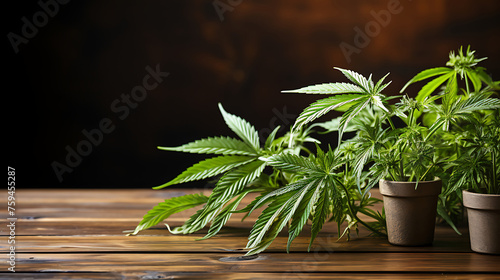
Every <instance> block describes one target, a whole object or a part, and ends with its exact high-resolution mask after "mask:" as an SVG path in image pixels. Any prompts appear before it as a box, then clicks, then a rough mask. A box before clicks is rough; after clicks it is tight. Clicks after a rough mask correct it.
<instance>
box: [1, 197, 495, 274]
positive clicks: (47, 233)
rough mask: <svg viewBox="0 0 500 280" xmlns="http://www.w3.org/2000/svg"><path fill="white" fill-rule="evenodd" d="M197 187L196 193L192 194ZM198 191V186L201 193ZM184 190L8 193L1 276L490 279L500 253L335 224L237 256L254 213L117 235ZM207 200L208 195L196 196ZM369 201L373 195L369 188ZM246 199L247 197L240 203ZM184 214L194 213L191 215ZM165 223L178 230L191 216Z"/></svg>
mask: <svg viewBox="0 0 500 280" xmlns="http://www.w3.org/2000/svg"><path fill="white" fill-rule="evenodd" d="M198 191H199V190H198ZM202 191H203V190H202ZM192 192H193V190H185V189H169V190H102V189H101V190H24V189H18V190H17V192H16V208H15V217H16V218H17V221H16V223H15V225H16V226H15V241H16V243H15V261H16V263H15V271H16V272H15V273H12V272H9V271H8V268H9V266H10V265H9V264H8V262H7V261H6V260H2V262H1V271H2V273H1V274H0V278H1V279H363V280H365V279H500V256H493V255H483V254H477V253H474V252H472V251H471V250H470V247H469V240H468V238H469V237H468V233H467V229H466V228H462V229H461V231H462V233H463V235H462V236H459V235H457V234H456V233H455V232H454V231H453V230H451V229H450V228H449V227H447V226H439V225H438V226H437V227H436V234H435V242H434V245H433V246H429V247H397V246H392V245H390V244H388V243H387V240H386V239H384V238H376V237H370V236H369V233H368V231H366V230H364V229H362V228H360V233H359V237H356V236H354V237H355V238H353V239H352V240H350V241H346V240H343V239H342V240H340V241H337V227H336V225H334V224H328V225H325V227H324V228H323V230H322V232H321V234H320V235H319V236H318V237H317V239H316V241H315V246H314V247H313V249H312V250H311V252H309V253H308V252H307V246H308V243H309V232H308V231H307V230H304V232H303V234H302V235H301V236H299V237H298V238H296V239H295V241H294V242H293V243H292V247H291V252H290V253H289V254H287V253H286V251H285V248H286V241H287V232H286V230H284V232H282V234H281V235H280V236H279V237H278V238H277V239H276V240H275V241H274V242H273V244H272V245H271V246H270V247H269V249H268V250H266V251H265V252H263V253H261V254H259V255H258V256H254V257H250V258H244V257H242V256H243V254H244V250H243V248H244V247H245V244H246V242H247V236H248V233H249V231H250V229H251V226H252V223H253V221H254V220H255V218H256V215H252V216H251V217H250V218H248V219H247V220H245V221H244V222H241V221H240V218H241V216H238V215H237V214H235V215H234V216H233V217H232V218H231V220H230V221H229V223H228V224H227V225H226V227H225V228H223V230H222V231H221V232H220V233H219V235H217V236H215V237H213V238H210V239H207V240H203V241H196V240H195V239H196V238H199V237H202V236H203V235H204V234H205V233H206V230H205V231H203V232H200V233H197V234H193V235H187V236H186V235H172V234H170V233H169V231H167V230H166V228H165V226H164V225H163V224H160V225H157V226H155V227H154V228H151V229H148V230H145V231H143V232H141V233H140V234H139V235H137V236H126V234H125V233H124V231H126V230H132V229H134V228H135V226H136V225H137V223H138V222H139V221H140V220H141V218H142V216H143V215H144V214H145V213H146V212H147V211H148V210H149V209H151V208H152V207H153V206H154V205H156V204H157V203H159V202H161V201H163V200H164V199H166V198H169V197H173V196H179V195H183V194H186V193H192ZM4 193H5V194H2V195H1V196H0V199H1V201H2V205H5V207H4V208H5V210H2V212H1V214H2V216H1V218H2V222H1V225H0V226H1V233H0V234H1V235H2V239H3V241H2V242H1V246H0V247H1V249H2V256H3V258H4V259H7V258H8V254H9V252H10V248H9V245H8V244H7V242H6V240H7V239H8V238H9V237H10V234H11V233H10V228H8V227H7V223H8V221H7V218H9V216H8V215H7V211H6V208H7V206H6V205H7V203H6V201H7V192H4ZM204 193H206V194H208V193H209V191H208V190H204ZM374 195H375V196H379V194H378V192H377V191H375V192H374ZM247 203H248V201H247ZM193 211H194V210H193ZM193 211H190V212H187V211H186V212H185V213H179V214H176V215H175V216H172V217H171V218H169V219H168V220H167V221H166V222H168V223H169V225H171V226H178V225H181V224H182V222H183V221H184V220H185V219H187V218H188V217H189V215H190V214H191V213H193Z"/></svg>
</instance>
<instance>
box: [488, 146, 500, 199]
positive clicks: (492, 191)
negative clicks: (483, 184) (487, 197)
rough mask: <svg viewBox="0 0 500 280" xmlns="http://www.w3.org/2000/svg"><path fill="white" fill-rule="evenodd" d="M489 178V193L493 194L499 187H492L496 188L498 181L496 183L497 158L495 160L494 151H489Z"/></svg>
mask: <svg viewBox="0 0 500 280" xmlns="http://www.w3.org/2000/svg"><path fill="white" fill-rule="evenodd" d="M491 163H492V164H491V165H492V166H491V167H492V169H491V179H492V185H491V190H489V193H490V194H494V193H498V192H499V191H500V189H496V190H495V189H494V188H498V183H497V172H496V170H497V160H496V155H495V151H494V150H493V151H491Z"/></svg>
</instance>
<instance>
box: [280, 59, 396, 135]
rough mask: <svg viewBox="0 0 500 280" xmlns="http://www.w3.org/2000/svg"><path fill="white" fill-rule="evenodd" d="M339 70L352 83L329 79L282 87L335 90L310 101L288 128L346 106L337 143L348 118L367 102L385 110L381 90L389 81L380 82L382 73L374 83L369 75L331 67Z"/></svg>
mask: <svg viewBox="0 0 500 280" xmlns="http://www.w3.org/2000/svg"><path fill="white" fill-rule="evenodd" d="M335 69H337V70H339V71H340V72H342V74H344V76H345V77H347V79H349V80H350V81H351V82H352V83H353V84H348V83H330V84H321V85H314V86H308V87H304V88H301V89H296V90H286V91H283V92H287V93H307V94H335V96H332V97H328V98H324V99H321V100H318V101H316V102H315V103H313V104H311V105H310V106H309V107H307V108H306V109H304V111H303V112H302V113H301V114H300V115H299V117H298V118H297V120H296V121H295V124H294V125H293V128H292V130H298V129H300V128H301V127H302V126H304V125H306V124H308V123H311V122H313V121H314V120H316V119H318V118H319V117H321V116H323V115H324V114H326V113H328V112H330V111H332V110H337V109H345V108H346V107H347V109H346V112H345V113H344V114H343V115H342V118H341V119H340V124H339V129H338V131H339V144H340V141H341V139H342V135H343V133H344V132H345V130H346V129H347V126H348V124H349V122H350V121H351V120H352V119H353V118H354V117H356V116H357V115H358V114H359V113H360V112H361V111H362V110H363V109H364V108H366V107H367V106H368V105H372V106H376V107H378V108H381V109H382V110H384V111H386V112H388V110H387V108H386V107H385V105H384V103H385V102H386V99H385V96H383V95H381V92H382V91H383V90H384V89H385V88H386V87H387V86H388V85H389V84H390V82H389V83H386V84H384V83H383V82H384V79H385V78H386V77H387V75H388V74H387V75H386V76H384V77H382V78H381V79H380V80H379V81H378V82H377V83H376V84H374V83H373V81H372V77H371V75H370V77H368V78H365V77H363V76H362V75H360V74H358V73H356V72H354V71H351V70H346V69H342V68H335Z"/></svg>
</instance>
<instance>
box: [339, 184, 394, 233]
mask: <svg viewBox="0 0 500 280" xmlns="http://www.w3.org/2000/svg"><path fill="white" fill-rule="evenodd" d="M341 186H342V189H343V190H344V192H345V193H346V196H347V208H348V209H349V213H350V214H351V216H352V217H353V218H354V219H355V220H356V221H357V222H358V223H360V224H362V225H363V226H364V227H366V228H367V229H369V230H371V231H372V232H374V233H376V234H380V235H382V236H387V235H386V234H385V233H383V232H380V231H378V230H376V229H374V228H373V227H371V226H370V225H369V224H367V223H365V222H363V221H362V220H361V219H360V218H358V216H357V215H356V214H354V211H353V209H352V205H351V201H352V200H351V194H350V193H349V191H348V190H347V188H346V187H345V186H344V184H341Z"/></svg>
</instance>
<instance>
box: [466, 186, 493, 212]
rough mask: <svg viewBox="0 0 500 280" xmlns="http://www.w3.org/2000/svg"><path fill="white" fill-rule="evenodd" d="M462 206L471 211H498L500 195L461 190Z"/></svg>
mask: <svg viewBox="0 0 500 280" xmlns="http://www.w3.org/2000/svg"><path fill="white" fill-rule="evenodd" d="M462 195H463V203H464V206H465V207H467V208H471V209H482V210H497V211H498V210H500V194H484V193H476V192H471V191H468V190H462Z"/></svg>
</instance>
